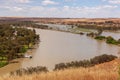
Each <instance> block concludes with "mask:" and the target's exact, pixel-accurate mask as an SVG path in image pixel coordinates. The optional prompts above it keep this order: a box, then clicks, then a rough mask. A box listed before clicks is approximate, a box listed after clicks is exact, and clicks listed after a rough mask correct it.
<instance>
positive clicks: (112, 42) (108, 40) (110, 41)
mask: <svg viewBox="0 0 120 80" xmlns="http://www.w3.org/2000/svg"><path fill="white" fill-rule="evenodd" d="M106 43H108V44H119V42H118V41H116V40H115V39H114V38H112V37H111V36H109V37H107V38H106Z"/></svg>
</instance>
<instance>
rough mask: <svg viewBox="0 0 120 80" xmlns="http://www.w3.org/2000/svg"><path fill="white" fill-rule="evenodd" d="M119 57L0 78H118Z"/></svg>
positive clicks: (83, 79) (59, 79)
mask: <svg viewBox="0 0 120 80" xmlns="http://www.w3.org/2000/svg"><path fill="white" fill-rule="evenodd" d="M118 65H120V59H116V60H114V61H111V62H108V63H104V64H100V65H96V66H94V67H92V68H78V69H66V70H63V71H62V70H61V71H53V72H48V73H41V74H32V75H25V76H22V77H19V76H10V77H1V78H0V80H118V77H119V75H118Z"/></svg>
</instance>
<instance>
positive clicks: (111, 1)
mask: <svg viewBox="0 0 120 80" xmlns="http://www.w3.org/2000/svg"><path fill="white" fill-rule="evenodd" d="M103 1H108V2H109V3H112V4H120V0H103Z"/></svg>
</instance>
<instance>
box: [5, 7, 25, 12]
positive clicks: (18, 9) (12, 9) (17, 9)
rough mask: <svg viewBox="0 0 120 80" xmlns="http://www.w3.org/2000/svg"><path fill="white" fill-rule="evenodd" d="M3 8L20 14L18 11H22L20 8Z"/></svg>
mask: <svg viewBox="0 0 120 80" xmlns="http://www.w3.org/2000/svg"><path fill="white" fill-rule="evenodd" d="M3 8H5V9H7V10H9V11H15V12H20V11H23V8H21V7H16V6H14V7H9V6H4V7H3Z"/></svg>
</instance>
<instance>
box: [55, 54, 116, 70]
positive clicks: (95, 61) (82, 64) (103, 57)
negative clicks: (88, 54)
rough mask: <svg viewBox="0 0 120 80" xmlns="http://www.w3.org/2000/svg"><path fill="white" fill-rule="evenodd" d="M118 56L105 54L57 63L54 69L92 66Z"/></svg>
mask: <svg viewBox="0 0 120 80" xmlns="http://www.w3.org/2000/svg"><path fill="white" fill-rule="evenodd" d="M116 58H117V57H116V56H113V55H107V54H103V55H100V56H96V57H94V58H91V59H90V60H82V61H72V62H68V63H60V64H56V65H55V68H54V70H63V69H66V68H78V67H91V66H94V65H96V64H101V63H104V62H109V61H112V60H114V59H116Z"/></svg>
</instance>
